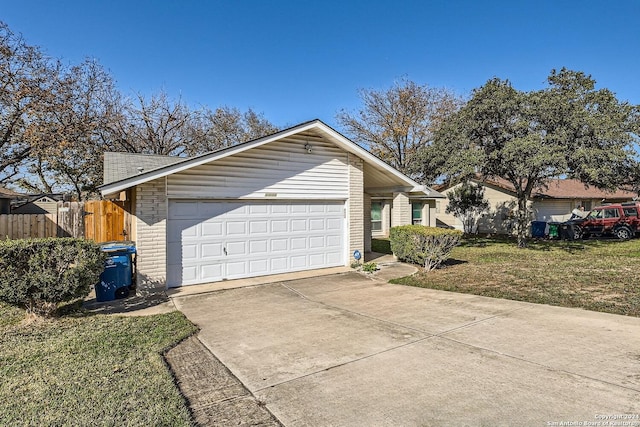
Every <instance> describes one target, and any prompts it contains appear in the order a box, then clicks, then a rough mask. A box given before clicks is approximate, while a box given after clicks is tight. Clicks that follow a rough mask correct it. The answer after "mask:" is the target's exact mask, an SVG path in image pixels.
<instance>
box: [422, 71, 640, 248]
mask: <svg viewBox="0 0 640 427" xmlns="http://www.w3.org/2000/svg"><path fill="white" fill-rule="evenodd" d="M548 83H549V86H548V87H547V88H545V89H542V90H537V91H531V92H521V91H518V90H516V89H514V88H513V87H512V86H511V84H510V83H509V82H508V81H505V80H500V79H492V80H489V81H488V82H487V83H486V84H485V85H484V86H482V87H481V88H479V89H476V90H475V91H474V92H473V94H472V98H471V99H470V100H469V102H468V103H467V104H466V105H465V106H464V107H463V108H462V109H461V110H460V111H458V112H457V113H456V114H454V115H453V116H452V117H451V118H450V119H449V120H447V121H446V122H445V123H443V126H441V127H440V129H439V131H438V133H437V136H436V142H435V144H434V150H437V151H438V152H440V153H446V156H442V157H441V159H442V162H441V164H440V167H441V169H440V171H441V172H443V173H444V174H445V175H448V176H450V177H451V176H453V177H464V176H466V175H469V174H471V173H480V174H481V175H483V176H485V177H501V178H504V179H505V180H507V181H509V182H510V183H511V184H512V185H513V187H514V188H515V192H516V196H517V199H518V212H517V219H518V223H517V224H518V226H517V230H518V244H519V246H524V245H525V244H526V229H527V226H528V222H529V213H528V212H527V200H528V199H529V198H530V197H531V192H532V190H533V189H535V188H538V187H541V186H544V185H546V184H547V183H548V180H549V179H550V178H553V177H562V176H567V177H571V178H577V179H579V180H581V181H582V182H584V183H585V185H593V186H595V187H597V188H604V189H615V188H617V187H618V186H620V185H622V184H625V183H627V182H628V178H629V177H630V176H631V174H632V171H633V169H634V168H635V167H636V165H637V159H636V157H635V156H636V153H635V151H634V143H636V142H637V138H638V125H639V114H638V112H639V110H638V107H637V106H633V105H630V104H629V103H627V102H621V101H619V100H617V99H616V97H615V95H614V94H613V93H612V92H611V91H609V90H607V89H599V90H596V89H595V81H594V80H593V79H592V78H591V77H590V76H587V75H585V74H584V73H582V72H577V71H571V70H567V69H562V70H560V71H555V70H553V71H552V72H551V74H550V75H549V77H548Z"/></svg>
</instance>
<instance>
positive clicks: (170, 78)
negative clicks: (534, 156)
mask: <svg viewBox="0 0 640 427" xmlns="http://www.w3.org/2000/svg"><path fill="white" fill-rule="evenodd" d="M0 20H3V21H5V22H6V23H7V24H8V25H9V26H10V27H11V29H12V30H13V31H14V32H19V33H22V34H23V36H24V37H25V39H26V40H27V42H28V43H30V44H35V45H39V46H41V47H42V48H44V49H45V51H46V52H47V53H48V54H50V55H51V56H54V57H61V58H62V59H63V60H65V61H69V62H71V63H77V62H80V61H81V60H82V59H83V58H85V57H92V58H96V59H97V60H98V61H99V62H100V63H101V64H102V65H103V66H105V67H106V68H107V69H108V70H109V71H110V72H111V74H112V75H113V76H114V78H115V79H116V81H117V84H118V87H119V88H120V89H121V90H122V91H123V92H124V93H126V94H131V93H141V94H145V95H148V94H151V93H153V92H157V91H159V90H160V89H164V90H165V91H166V92H167V93H168V94H169V95H171V96H172V97H174V98H176V97H178V96H181V97H182V99H183V100H184V101H186V102H187V103H189V104H190V105H192V106H194V107H195V106H198V105H207V106H209V107H211V108H215V107H218V106H222V105H226V106H231V107H237V108H240V109H241V110H244V109H247V108H249V107H251V108H253V109H254V110H255V111H257V112H262V113H263V114H264V115H265V117H266V118H267V119H269V120H270V121H272V122H273V123H274V124H276V125H279V126H286V125H295V124H297V123H300V122H303V121H307V120H311V119H314V118H319V119H321V120H323V121H325V122H326V123H328V124H329V125H331V126H335V127H337V128H338V129H339V126H338V124H337V123H336V120H335V116H336V113H337V112H338V111H339V110H340V109H342V108H344V109H347V110H354V109H356V108H357V107H358V106H359V105H360V101H359V97H358V89H360V88H365V89H385V88H388V87H390V86H391V85H392V84H393V82H394V80H397V79H399V78H402V77H407V78H409V79H411V80H414V81H416V82H417V83H420V84H428V85H430V86H435V87H447V88H449V89H452V90H454V91H455V92H457V93H459V94H462V95H466V94H469V93H470V91H471V90H472V89H473V88H476V87H479V86H481V85H482V84H484V83H485V82H486V81H487V80H488V79H490V78H492V77H500V78H504V79H509V80H510V81H511V82H512V83H513V85H514V86H515V87H516V88H518V89H521V90H532V89H540V88H542V87H544V85H545V78H546V77H547V75H548V74H549V72H550V70H551V69H553V68H557V69H559V68H561V67H568V68H571V69H574V70H580V71H584V72H585V73H587V74H591V75H592V76H593V77H594V78H595V79H596V81H597V82H598V87H607V88H609V89H611V90H612V91H614V92H615V93H616V94H617V95H618V98H619V99H621V100H626V101H629V102H631V103H633V104H640V83H639V82H638V77H639V76H640V73H639V72H638V70H639V68H640V1H639V0H608V1H605V0H600V1H595V0H580V1H576V0H538V1H519V0H510V1H503V0H496V1H481V0H442V1H440V0H438V1H433V0H432V1H429V0H423V1H413V0H412V1H402V0H395V1H375V0H369V1H360V0H358V1H335V0H324V1H317V0H315V1H306V0H298V1H294V0H284V1H276V0H272V1H267V0H263V1H257V0H246V1H243V0H217V1H216V0H209V1H205V0H198V1H196V0H182V1H180V0H175V1H173V0H171V1H170V0H155V1H151V0H109V1H107V0H57V1H51V0H20V1H14V0H11V1H9V0H0Z"/></svg>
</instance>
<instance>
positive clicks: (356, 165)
mask: <svg viewBox="0 0 640 427" xmlns="http://www.w3.org/2000/svg"><path fill="white" fill-rule="evenodd" d="M363 170H364V164H363V162H362V159H360V158H359V157H356V156H354V155H353V154H349V201H348V205H349V262H351V254H353V252H354V251H355V250H356V249H357V250H359V251H360V253H362V254H363V256H364V236H365V232H364V228H365V227H364V174H363Z"/></svg>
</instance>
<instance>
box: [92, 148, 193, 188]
mask: <svg viewBox="0 0 640 427" xmlns="http://www.w3.org/2000/svg"><path fill="white" fill-rule="evenodd" d="M186 159H187V158H186V157H171V156H160V155H156V154H139V153H110V152H106V153H104V177H103V178H104V184H109V183H111V182H115V181H120V180H121V179H126V178H129V177H132V176H135V175H137V174H139V173H141V172H149V171H151V170H153V169H157V168H160V167H163V166H168V165H172V164H174V163H177V162H181V161H183V160H186ZM140 168H141V169H140Z"/></svg>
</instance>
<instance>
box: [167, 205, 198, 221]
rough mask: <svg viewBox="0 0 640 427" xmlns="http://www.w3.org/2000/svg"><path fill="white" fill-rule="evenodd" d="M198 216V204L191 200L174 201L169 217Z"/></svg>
mask: <svg viewBox="0 0 640 427" xmlns="http://www.w3.org/2000/svg"><path fill="white" fill-rule="evenodd" d="M197 216H198V205H196V204H194V203H192V202H189V201H177V202H173V203H172V205H171V209H170V211H169V219H179V218H193V217H197Z"/></svg>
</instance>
